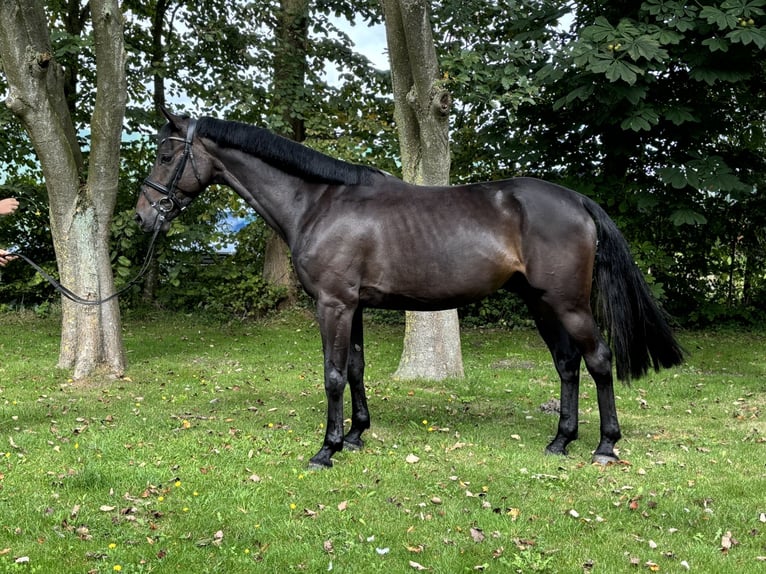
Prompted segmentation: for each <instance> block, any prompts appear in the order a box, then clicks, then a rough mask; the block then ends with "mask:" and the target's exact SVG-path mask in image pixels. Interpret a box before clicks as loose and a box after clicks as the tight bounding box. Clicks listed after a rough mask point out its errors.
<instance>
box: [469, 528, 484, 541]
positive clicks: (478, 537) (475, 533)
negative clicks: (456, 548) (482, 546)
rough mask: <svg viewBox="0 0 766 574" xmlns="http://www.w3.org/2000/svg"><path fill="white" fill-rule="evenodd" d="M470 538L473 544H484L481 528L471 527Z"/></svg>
mask: <svg viewBox="0 0 766 574" xmlns="http://www.w3.org/2000/svg"><path fill="white" fill-rule="evenodd" d="M471 538H473V541H474V542H477V543H478V542H484V538H485V537H484V532H482V531H481V528H474V527H471Z"/></svg>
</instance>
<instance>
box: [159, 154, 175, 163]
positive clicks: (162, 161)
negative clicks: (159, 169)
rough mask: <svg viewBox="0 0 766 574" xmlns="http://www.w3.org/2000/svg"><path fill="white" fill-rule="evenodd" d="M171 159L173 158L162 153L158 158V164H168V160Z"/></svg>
mask: <svg viewBox="0 0 766 574" xmlns="http://www.w3.org/2000/svg"><path fill="white" fill-rule="evenodd" d="M172 159H173V156H172V155H170V154H167V153H164V154H162V155H161V156H160V163H170V160H172Z"/></svg>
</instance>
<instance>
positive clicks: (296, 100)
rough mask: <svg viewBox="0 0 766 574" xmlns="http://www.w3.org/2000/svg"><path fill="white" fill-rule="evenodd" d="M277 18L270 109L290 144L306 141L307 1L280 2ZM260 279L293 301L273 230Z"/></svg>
mask: <svg viewBox="0 0 766 574" xmlns="http://www.w3.org/2000/svg"><path fill="white" fill-rule="evenodd" d="M279 4H280V8H279V14H278V18H277V29H276V37H277V47H276V51H275V52H274V85H273V89H272V94H273V95H272V102H271V108H272V113H273V115H274V116H275V117H276V118H278V120H277V121H276V122H275V126H274V127H275V128H276V131H277V132H279V133H280V134H281V135H283V136H285V137H287V138H290V139H291V140H293V141H297V142H301V141H303V140H304V139H306V127H305V122H304V120H303V113H302V110H301V108H302V107H303V106H305V101H304V98H303V94H304V91H305V84H306V71H307V68H308V63H307V61H306V53H307V50H308V22H309V3H308V0H281V1H280V3H279ZM263 278H264V280H266V281H267V282H268V283H270V284H271V285H275V286H278V287H284V288H286V289H287V297H288V300H290V301H292V300H294V299H295V297H296V294H297V285H298V280H297V278H296V276H295V271H294V269H293V266H292V263H291V262H290V252H289V250H288V248H287V245H286V244H285V242H284V241H283V240H282V238H281V237H279V236H278V235H277V234H276V233H274V231H273V230H270V232H269V236H268V238H267V240H266V252H265V253H264V256H263Z"/></svg>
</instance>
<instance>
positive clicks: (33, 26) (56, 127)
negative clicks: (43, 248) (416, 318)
mask: <svg viewBox="0 0 766 574" xmlns="http://www.w3.org/2000/svg"><path fill="white" fill-rule="evenodd" d="M91 13H92V21H93V35H94V45H95V53H96V62H97V95H96V106H95V109H94V112H93V117H92V121H91V145H90V158H89V174H88V178H87V181H84V180H83V171H84V168H83V158H82V153H81V151H80V148H79V145H78V143H77V138H76V133H75V127H74V124H73V122H72V118H71V116H70V113H69V108H68V106H67V101H66V96H65V90H64V84H65V81H64V72H63V70H62V67H61V66H60V65H59V63H58V62H57V61H56V60H55V58H54V57H53V54H52V50H51V44H50V38H49V32H48V28H47V19H46V16H45V10H44V7H43V3H42V2H41V1H40V0H35V1H32V0H2V1H0V58H2V61H3V68H4V71H5V73H6V76H7V79H8V86H9V93H8V97H7V99H6V104H7V105H8V107H9V108H10V109H11V110H12V111H13V112H14V113H15V114H16V115H17V116H18V117H19V118H20V120H21V122H22V123H23V125H24V127H25V129H26V130H27V132H28V133H29V137H30V140H31V141H32V144H33V146H34V148H35V151H36V153H37V156H38V158H39V160H40V163H41V165H42V169H43V175H44V177H45V182H46V188H47V190H48V200H49V206H50V207H49V209H50V224H51V234H52V236H53V246H54V249H55V251H56V258H57V264H58V269H59V275H60V277H61V282H62V283H63V284H64V285H66V286H67V287H69V288H70V289H71V290H73V291H74V292H76V293H78V294H80V295H81V296H84V297H87V298H90V299H99V298H103V297H106V296H108V295H111V294H112V293H113V292H114V280H113V275H112V269H111V266H110V256H109V232H110V222H111V216H112V212H113V210H114V205H115V201H116V197H117V181H118V170H119V149H120V136H121V133H122V119H123V115H124V111H125V102H126V98H127V89H126V80H125V52H124V46H123V36H122V30H123V28H122V14H121V12H120V9H119V5H118V2H117V0H92V1H91ZM59 366H60V367H62V368H67V369H72V370H73V376H74V378H76V379H79V378H82V377H85V376H87V375H89V374H91V373H93V372H94V371H96V370H107V371H108V372H109V373H110V374H114V375H121V374H122V373H123V371H124V368H125V355H124V350H123V345H122V334H121V325H120V314H119V306H118V304H117V301H116V300H112V301H111V302H110V303H107V304H104V305H99V306H87V307H86V306H82V305H78V304H75V303H72V302H70V301H68V300H64V301H63V318H62V332H61V348H60V355H59Z"/></svg>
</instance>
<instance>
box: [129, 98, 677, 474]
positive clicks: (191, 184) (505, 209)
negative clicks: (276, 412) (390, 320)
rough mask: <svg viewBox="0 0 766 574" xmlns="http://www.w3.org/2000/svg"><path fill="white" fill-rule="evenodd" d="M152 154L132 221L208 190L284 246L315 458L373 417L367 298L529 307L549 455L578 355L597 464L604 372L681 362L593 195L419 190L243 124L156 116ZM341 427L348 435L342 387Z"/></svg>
mask: <svg viewBox="0 0 766 574" xmlns="http://www.w3.org/2000/svg"><path fill="white" fill-rule="evenodd" d="M165 115H166V117H167V119H168V123H167V124H166V125H165V126H164V127H163V128H162V130H161V131H160V133H159V146H158V150H157V160H156V163H155V165H154V168H153V169H152V172H151V174H150V175H149V177H148V178H147V179H146V180H145V182H144V185H143V186H142V188H141V194H140V196H139V199H138V203H137V205H136V220H137V221H138V222H139V224H140V225H141V227H142V228H143V230H145V231H153V230H156V229H157V228H160V229H162V230H167V229H168V228H169V227H170V222H171V221H172V220H173V219H174V218H175V217H176V216H178V215H179V214H180V213H181V212H182V211H183V210H184V209H185V208H186V207H187V206H188V205H189V203H191V201H192V200H193V199H194V198H195V197H197V195H199V194H200V193H201V192H202V191H203V190H204V189H205V188H206V187H207V186H208V185H210V184H223V185H227V186H229V187H230V188H232V189H233V190H234V191H236V192H237V193H238V194H239V195H240V196H241V197H242V198H243V199H244V200H245V201H246V202H247V203H248V204H249V205H250V206H252V208H253V209H255V210H256V211H257V212H258V213H259V214H260V215H261V217H263V218H264V219H265V220H266V222H267V223H268V224H269V225H271V227H273V228H274V229H275V230H276V231H277V233H279V234H280V235H281V236H282V238H284V240H285V241H286V242H287V245H288V246H289V247H290V252H291V254H292V259H293V264H294V266H295V271H296V272H297V275H298V278H299V280H300V282H301V283H302V285H303V287H304V288H305V289H306V291H307V292H308V293H309V294H310V295H311V296H312V297H313V298H314V299H315V300H316V302H317V318H318V322H319V328H320V331H321V335H322V346H323V351H324V385H325V390H326V395H327V428H326V434H325V437H324V443H323V445H322V448H321V449H320V450H319V452H318V453H317V454H316V455H315V456H314V457H313V458H312V459H311V465H312V466H316V467H330V466H332V461H331V457H332V455H333V454H334V453H336V452H338V451H340V450H341V449H342V448H343V447H344V445H345V446H346V448H355V449H358V448H360V447H361V446H362V444H363V443H362V438H361V436H362V433H363V432H364V431H365V430H366V429H368V428H369V426H370V416H369V412H368V409H367V398H366V396H365V390H364V383H363V374H364V350H363V349H364V347H363V335H362V310H363V309H364V308H365V307H381V308H388V309H410V310H417V311H431V310H439V309H451V308H454V307H458V306H460V305H464V304H466V303H470V302H472V301H476V300H478V299H481V298H483V297H485V296H487V295H489V294H490V293H492V292H494V291H496V290H498V289H500V288H508V289H512V290H514V291H516V292H517V293H519V294H520V295H521V297H522V298H523V299H524V301H525V302H526V304H527V306H528V308H529V310H530V312H531V313H532V316H533V317H534V320H535V323H536V325H537V328H538V330H539V331H540V334H541V335H542V338H543V340H544V341H545V343H546V344H547V346H548V348H549V349H550V352H551V355H552V357H553V362H554V365H555V367H556V370H557V371H558V374H559V376H560V378H561V416H560V419H559V424H558V432H557V433H556V436H555V438H554V439H553V440H552V441H551V443H550V444H549V445H548V446H547V452H549V453H554V454H566V447H567V445H568V444H569V443H570V442H571V441H572V440H574V439H575V438H577V431H578V396H579V384H580V363H581V360H584V361H585V366H586V368H587V369H588V372H589V373H590V374H591V375H592V376H593V379H594V380H595V383H596V388H597V394H598V408H599V415H600V418H601V440H600V442H599V444H598V446H597V447H596V450H595V452H594V454H593V460H594V461H595V462H599V463H602V464H605V463H608V462H610V461H617V460H618V457H617V455H616V453H615V452H614V446H615V443H616V442H617V441H618V440H619V439H620V436H621V435H620V426H619V423H618V421H617V410H616V406H615V400H614V390H613V381H612V350H611V349H610V347H609V345H608V344H607V343H606V341H605V340H604V338H603V337H602V335H601V331H600V329H599V327H598V325H597V324H596V321H595V319H594V316H593V313H592V312H591V286H592V284H593V283H594V282H595V289H594V291H595V294H596V295H597V299H596V301H597V305H596V307H597V311H598V313H597V315H598V316H599V319H600V321H601V322H602V324H603V327H604V329H605V331H606V333H607V334H608V339H609V340H610V341H611V344H612V347H613V349H614V357H615V363H616V374H617V377H618V378H619V379H621V380H630V379H631V378H638V377H641V376H642V375H644V374H646V372H647V371H648V369H649V368H650V367H653V368H654V369H655V370H659V369H660V368H661V367H666V368H667V367H672V366H674V365H678V364H680V363H681V361H682V359H683V350H682V348H681V347H680V345H679V344H678V343H677V341H676V340H675V338H674V336H673V333H672V332H671V329H670V328H669V326H668V324H667V322H666V320H665V318H664V316H663V313H662V312H661V310H660V309H659V308H658V306H657V305H656V303H655V302H654V300H653V299H652V297H651V295H650V293H649V290H648V287H647V285H646V283H645V281H644V278H643V276H642V275H641V273H640V271H639V270H638V268H637V267H636V265H635V263H634V262H633V260H632V258H631V255H630V251H629V248H628V245H627V243H626V241H625V239H624V238H623V236H622V235H621V234H620V232H619V231H618V229H617V227H616V226H615V224H614V222H613V221H612V220H611V219H610V218H609V217H608V216H607V214H606V213H605V212H604V211H603V209H601V208H600V207H599V206H598V205H597V204H596V203H595V202H593V201H592V200H590V199H588V198H587V197H585V196H583V195H580V194H579V193H577V192H574V191H572V190H569V189H566V188H563V187H560V186H558V185H554V184H552V183H547V182H545V181H540V180H536V179H529V178H517V179H510V180H506V181H496V182H491V183H479V184H473V185H461V186H452V187H439V188H435V187H420V186H415V185H410V184H407V183H404V182H403V181H401V180H400V179H397V178H396V177H394V176H391V175H389V174H386V173H384V172H382V171H379V170H376V169H373V168H368V167H362V166H358V165H353V164H349V163H345V162H342V161H339V160H336V159H333V158H330V157H328V156H325V155H323V154H321V153H319V152H316V151H313V150H311V149H309V148H307V147H305V146H303V145H300V144H297V143H294V142H292V141H289V140H287V139H284V138H281V137H279V136H277V135H275V134H273V133H271V132H269V131H267V130H264V129H260V128H257V127H254V126H250V125H246V124H241V123H236V122H228V121H222V120H218V119H213V118H200V119H199V120H195V119H191V118H188V117H180V116H176V115H173V114H171V113H170V112H167V111H166V112H165ZM346 383H348V384H349V386H350V389H351V404H352V416H351V427H350V429H349V431H348V433H347V434H346V435H345V437H344V435H343V430H344V429H343V393H344V390H345V387H346Z"/></svg>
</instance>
